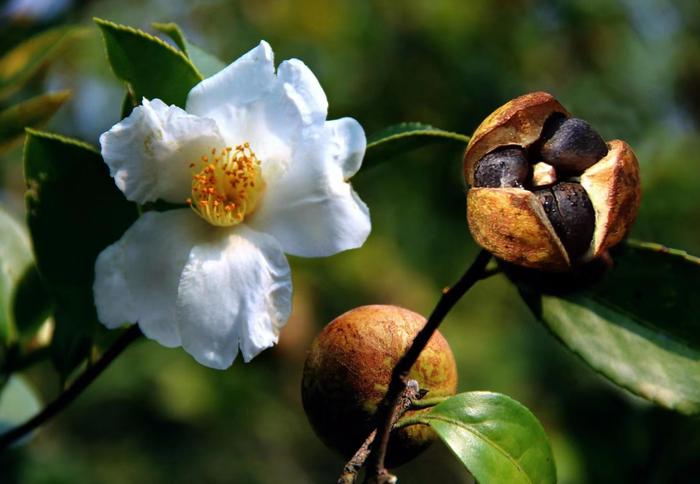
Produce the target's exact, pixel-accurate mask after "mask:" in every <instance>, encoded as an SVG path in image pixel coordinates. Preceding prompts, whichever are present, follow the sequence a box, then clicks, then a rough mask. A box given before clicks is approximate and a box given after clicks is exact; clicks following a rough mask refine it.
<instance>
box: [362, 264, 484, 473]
mask: <svg viewBox="0 0 700 484" xmlns="http://www.w3.org/2000/svg"><path fill="white" fill-rule="evenodd" d="M490 260H491V253H489V252H488V251H486V250H482V251H481V252H479V255H477V257H476V259H474V262H472V265H471V266H470V267H469V268H468V269H467V271H466V272H465V273H464V275H462V277H461V278H460V280H459V281H457V283H456V284H455V285H454V286H452V287H451V288H446V289H445V290H443V293H442V297H441V298H440V300H439V301H438V303H437V305H436V306H435V309H433V312H432V314H431V315H430V317H429V318H428V321H427V322H426V323H425V326H423V328H422V329H421V330H420V331H419V332H418V334H417V335H416V337H415V338H414V339H413V343H411V346H410V347H409V348H408V350H406V353H404V355H403V356H402V357H401V359H400V360H399V361H398V362H397V363H396V366H394V369H393V371H392V375H391V381H390V382H389V388H388V390H387V392H386V395H385V396H384V400H383V401H382V403H381V404H380V406H379V408H378V410H377V420H376V421H377V422H378V425H377V438H376V439H375V440H374V442H373V443H372V447H371V454H370V456H369V462H368V469H367V481H370V480H372V481H374V482H382V481H383V480H382V476H387V477H389V473H388V472H387V470H386V468H385V466H384V459H385V458H386V450H387V445H388V444H389V434H390V433H391V427H392V425H393V423H394V422H395V421H396V418H395V414H396V413H397V412H398V409H399V403H400V397H401V394H402V392H403V391H404V389H405V388H406V384H407V378H408V373H409V371H410V370H411V367H412V366H413V365H414V363H415V362H416V361H417V360H418V357H419V356H420V354H421V352H422V351H423V349H425V347H426V345H427V344H428V341H430V338H431V337H432V336H433V334H434V333H435V331H436V330H437V329H438V327H439V326H440V323H442V321H443V319H444V318H445V316H447V313H449V311H450V310H451V309H452V308H453V307H454V305H455V304H456V303H457V301H459V300H460V298H461V297H462V296H464V294H465V293H466V292H467V291H468V290H469V289H470V288H471V287H472V286H473V285H474V284H476V283H477V282H478V281H479V280H481V279H482V278H483V276H484V270H485V269H486V265H487V264H488V263H489V261H490ZM386 482H389V481H388V480H387V481H386Z"/></svg>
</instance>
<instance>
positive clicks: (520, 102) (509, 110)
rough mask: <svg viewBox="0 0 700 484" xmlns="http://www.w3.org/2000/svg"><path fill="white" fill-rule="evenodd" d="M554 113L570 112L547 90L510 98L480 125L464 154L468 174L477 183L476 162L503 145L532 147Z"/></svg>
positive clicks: (465, 174)
mask: <svg viewBox="0 0 700 484" xmlns="http://www.w3.org/2000/svg"><path fill="white" fill-rule="evenodd" d="M554 113H561V114H564V115H566V116H568V115H569V113H568V112H567V111H566V109H564V107H563V106H562V105H561V104H559V101H557V100H556V99H555V98H554V96H552V95H551V94H549V93H546V92H533V93H530V94H525V95H524V96H520V97H518V98H515V99H513V100H512V101H509V102H507V103H506V104H504V105H503V106H501V107H500V108H498V109H497V110H495V111H494V112H493V113H491V114H490V115H489V116H488V117H487V118H486V119H484V121H482V123H481V124H480V125H479V127H478V128H476V131H475V132H474V134H473V135H472V137H471V139H470V140H469V145H468V146H467V150H466V152H465V154H464V176H465V179H466V180H467V183H468V184H469V185H473V184H474V171H475V166H476V163H477V162H478V161H479V160H480V159H481V158H482V157H483V156H484V155H486V154H487V153H489V152H491V151H493V150H495V149H496V148H499V147H501V146H508V145H512V146H520V147H522V148H525V149H527V148H529V147H530V146H531V145H532V144H533V143H535V142H536V141H537V140H538V138H539V137H540V134H541V133H542V128H543V126H544V123H545V121H547V119H548V118H549V117H550V116H551V115H552V114H554Z"/></svg>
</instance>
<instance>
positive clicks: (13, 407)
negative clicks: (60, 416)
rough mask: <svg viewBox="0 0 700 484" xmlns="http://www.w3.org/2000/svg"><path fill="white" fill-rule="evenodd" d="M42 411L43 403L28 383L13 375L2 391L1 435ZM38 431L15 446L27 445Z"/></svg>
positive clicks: (0, 410) (0, 396)
mask: <svg viewBox="0 0 700 484" xmlns="http://www.w3.org/2000/svg"><path fill="white" fill-rule="evenodd" d="M39 410H41V401H40V400H39V397H38V396H37V394H36V392H35V391H34V389H33V388H32V387H31V386H30V385H29V383H27V381H26V380H25V379H24V378H22V377H21V376H18V375H13V376H11V377H10V379H9V380H8V381H7V384H6V385H5V386H4V388H2V389H1V390H0V434H3V433H5V432H7V431H8V430H10V429H12V428H14V427H16V426H18V425H20V424H22V423H24V422H25V421H26V420H28V419H30V418H31V417H33V416H34V415H35V414H37V413H38V412H39ZM35 433H36V431H34V432H32V433H30V434H28V435H26V436H24V437H23V438H21V439H19V440H18V441H16V442H15V443H14V445H23V444H26V443H27V442H28V441H29V440H30V439H31V438H32V437H33V436H34V434H35Z"/></svg>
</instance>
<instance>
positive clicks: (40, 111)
mask: <svg viewBox="0 0 700 484" xmlns="http://www.w3.org/2000/svg"><path fill="white" fill-rule="evenodd" d="M69 97H70V91H58V92H51V93H48V94H42V95H39V96H36V97H33V98H30V99H27V100H26V101H22V102H20V103H18V104H15V105H13V106H10V107H9V108H7V109H5V110H3V111H0V153H2V152H3V151H4V150H6V149H7V148H9V147H11V146H12V144H13V143H14V142H15V141H18V140H19V139H21V138H23V137H24V128H26V127H32V128H38V127H40V126H42V125H43V124H44V123H46V122H47V121H48V120H49V118H51V116H53V114H54V113H55V112H56V111H57V110H58V108H60V107H61V106H62V105H63V103H64V102H66V101H67V100H68V98H69Z"/></svg>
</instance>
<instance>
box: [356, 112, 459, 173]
mask: <svg viewBox="0 0 700 484" xmlns="http://www.w3.org/2000/svg"><path fill="white" fill-rule="evenodd" d="M440 141H452V142H458V143H462V144H463V145H464V146H465V147H466V145H467V143H469V137H468V136H465V135H463V134H459V133H454V132H452V131H444V130H442V129H438V128H434V127H432V126H430V125H428V124H423V123H401V124H396V125H394V126H389V127H388V128H385V129H383V130H382V131H380V132H379V133H376V134H374V135H372V136H370V137H369V138H368V139H367V153H366V154H365V160H364V162H363V166H364V168H365V169H366V168H367V167H369V166H373V165H377V164H379V163H382V162H384V161H386V160H388V159H390V158H392V157H394V156H397V155H400V154H403V153H406V152H408V151H411V150H414V149H416V148H421V147H423V146H427V145H429V144H431V143H436V142H440Z"/></svg>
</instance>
